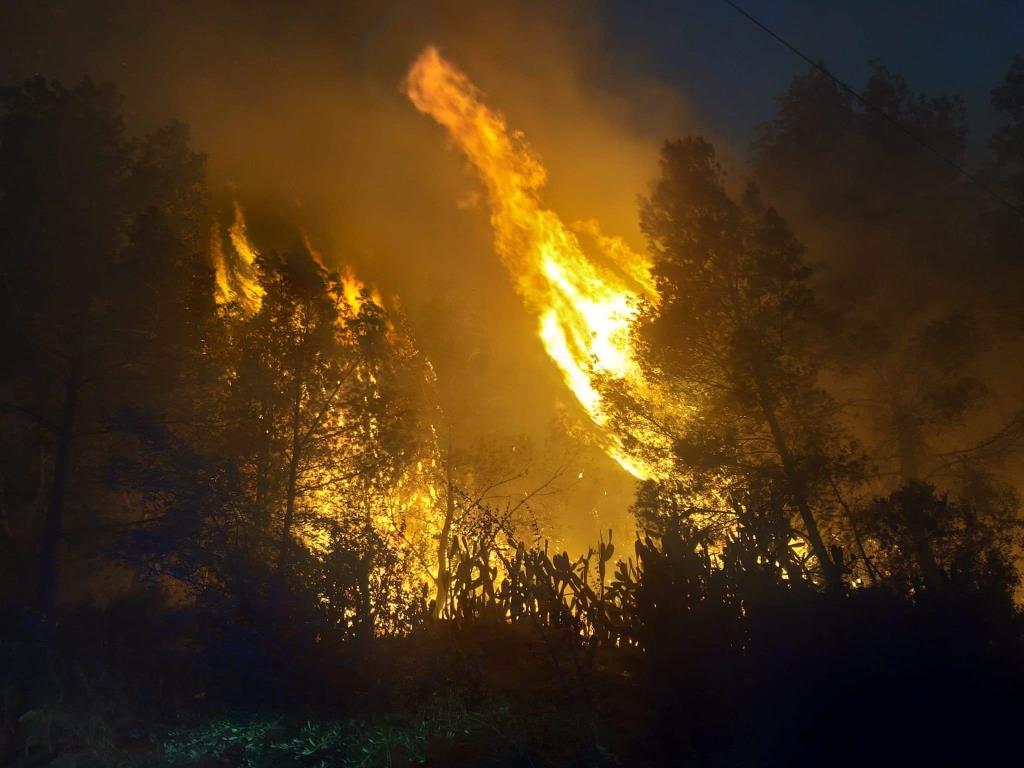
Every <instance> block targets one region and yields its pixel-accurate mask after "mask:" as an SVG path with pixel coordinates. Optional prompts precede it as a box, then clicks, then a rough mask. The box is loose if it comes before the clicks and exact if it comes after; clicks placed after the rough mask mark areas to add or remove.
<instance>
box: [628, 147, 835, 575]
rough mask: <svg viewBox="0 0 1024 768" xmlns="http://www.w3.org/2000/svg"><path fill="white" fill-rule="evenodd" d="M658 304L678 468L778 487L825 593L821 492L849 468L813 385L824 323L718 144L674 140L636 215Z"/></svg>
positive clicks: (796, 248) (656, 345)
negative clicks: (740, 191)
mask: <svg viewBox="0 0 1024 768" xmlns="http://www.w3.org/2000/svg"><path fill="white" fill-rule="evenodd" d="M641 226H642V228H643V231H644V234H645V235H646V236H647V239H648V242H649V244H650V250H651V254H652V256H653V259H654V271H655V275H656V277H657V279H658V285H659V288H660V291H661V303H660V305H659V306H658V307H657V308H656V309H655V310H654V311H652V312H651V314H650V317H649V319H648V321H647V323H646V328H645V330H644V334H645V336H644V338H645V341H646V344H647V347H646V351H647V359H648V363H649V364H650V366H651V367H652V368H653V369H655V371H656V375H658V376H660V377H662V378H664V379H665V380H666V381H667V382H668V386H669V387H671V388H672V391H673V395H672V398H671V400H672V401H673V402H679V403H682V404H683V406H684V407H685V408H686V409H689V410H688V411H687V413H686V415H685V416H683V417H681V418H679V420H678V427H677V429H676V434H675V435H674V444H675V453H676V462H677V468H678V472H679V473H687V472H689V473H697V474H701V473H705V474H706V473H711V474H712V475H714V476H717V477H726V478H728V477H730V476H731V477H733V478H739V479H740V485H741V486H742V485H743V484H745V483H744V479H745V478H746V479H748V480H747V481H746V484H747V485H749V481H756V482H757V483H763V482H765V481H772V480H773V481H774V482H776V483H778V484H780V488H784V493H785V495H784V498H783V497H779V500H780V501H782V502H783V503H784V505H785V506H786V507H787V508H790V509H793V510H795V512H796V514H797V516H798V517H799V520H800V529H802V531H803V535H804V536H805V537H806V540H807V541H808V542H809V545H810V549H811V551H812V552H813V553H814V555H815V557H816V558H817V560H818V562H819V564H820V568H821V572H822V575H823V577H824V579H825V581H826V583H827V584H828V585H829V587H830V588H832V589H838V588H839V587H840V584H841V572H840V569H841V565H840V563H838V562H837V561H836V558H835V557H834V553H832V552H830V549H829V545H828V543H827V542H826V540H825V537H824V535H823V533H822V527H821V519H820V518H821V517H822V510H821V509H819V510H818V511H815V510H814V509H813V508H812V503H813V499H814V497H815V494H816V493H817V492H818V491H819V489H820V488H821V487H823V485H824V484H825V483H826V482H828V480H829V479H830V478H836V477H841V476H844V475H846V474H849V473H850V472H851V471H852V470H853V469H854V463H853V462H852V458H853V456H852V453H851V449H850V448H849V447H848V442H847V439H846V438H845V437H844V435H843V433H842V431H841V430H840V429H839V427H838V425H837V423H836V419H835V416H834V414H835V405H834V403H833V402H832V401H831V399H830V398H829V397H828V395H827V394H826V393H825V391H824V390H823V389H822V388H821V386H820V383H819V381H818V371H819V367H820V364H819V359H820V353H819V352H818V350H819V349H820V344H819V340H818V335H819V323H818V317H817V310H816V307H815V303H814V298H813V294H812V292H811V288H810V285H809V282H808V280H809V277H810V270H809V269H808V267H807V266H806V264H805V263H804V261H803V249H802V247H801V246H800V244H799V243H798V242H797V241H796V239H795V238H794V237H793V235H792V234H791V232H790V231H789V229H788V227H787V226H786V223H785V222H784V221H783V220H782V218H781V217H780V216H779V215H778V214H777V213H776V212H775V211H774V210H772V209H770V208H766V207H764V206H763V205H762V204H761V203H760V201H759V199H758V197H757V194H756V191H755V190H753V189H748V190H747V192H746V194H745V195H744V197H743V199H742V200H741V201H740V202H735V201H734V200H733V199H732V198H731V197H730V196H729V194H728V193H727V191H726V189H725V186H724V173H723V171H722V169H721V167H720V166H719V164H718V162H717V161H716V159H715V153H714V149H713V148H712V147H711V145H710V144H708V143H707V142H705V141H703V140H702V139H694V138H691V139H685V140H682V141H676V142H672V143H669V144H667V145H666V146H665V148H664V150H663V153H662V162H661V176H660V177H659V178H658V179H656V180H655V182H654V184H653V185H652V187H651V192H650V194H649V196H648V197H647V198H646V199H645V201H644V203H643V207H642V210H641Z"/></svg>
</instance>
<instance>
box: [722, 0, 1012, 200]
mask: <svg viewBox="0 0 1024 768" xmlns="http://www.w3.org/2000/svg"><path fill="white" fill-rule="evenodd" d="M722 2H723V3H725V4H726V5H728V6H729V7H731V8H732V9H733V10H734V11H736V12H737V13H738V14H740V15H741V16H742V17H743V18H745V19H747V21H749V22H750V23H752V24H753V25H754V26H756V27H757V28H758V29H760V30H761V31H762V32H765V33H766V34H768V35H769V36H771V37H772V38H773V39H774V40H775V41H776V42H778V43H780V44H781V45H783V46H785V47H786V48H787V49H789V51H790V52H792V53H794V54H796V55H797V56H799V57H800V58H801V59H803V60H804V61H806V62H807V63H808V64H810V65H811V66H812V67H813V68H814V69H816V70H818V71H819V72H821V74H823V75H825V77H827V78H828V79H829V80H831V81H832V82H833V83H834V84H835V85H836V87H838V88H839V89H840V90H842V91H843V92H844V93H848V94H849V95H850V96H852V97H853V98H854V99H856V100H857V101H858V102H859V103H860V104H861V106H865V107H867V106H868V102H867V99H865V98H864V97H863V96H862V95H861V94H860V93H859V92H858V91H857V90H856V89H854V88H852V87H851V86H850V85H849V84H847V83H846V82H845V81H843V80H840V79H839V78H838V77H837V76H836V75H834V74H833V73H832V72H831V70H829V68H828V67H826V66H825V65H824V64H823V63H821V62H820V61H815V60H814V59H812V58H811V57H810V56H808V55H807V54H806V53H804V52H803V51H801V50H800V49H799V48H797V47H796V46H795V45H793V44H792V43H790V42H789V41H788V40H786V39H785V38H784V37H782V36H781V35H779V34H778V33H776V32H774V31H772V30H771V29H770V28H768V27H767V26H765V25H764V24H763V23H762V22H761V21H759V20H758V19H756V18H755V17H753V16H751V15H750V14H749V13H747V12H746V11H745V10H743V9H742V8H741V7H740V6H738V5H736V3H734V2H732V0H722ZM880 116H881V118H882V119H883V120H885V121H886V122H887V123H889V124H890V125H892V126H893V127H894V128H896V129H897V130H898V131H899V132H900V133H902V134H903V135H904V136H907V137H908V138H910V139H911V140H912V141H913V142H914V143H915V144H917V145H918V146H920V147H921V148H923V149H924V150H925V151H927V152H928V153H929V154H931V155H933V156H934V157H936V158H938V159H939V160H941V161H942V162H943V163H944V164H945V165H947V166H948V167H950V168H952V169H953V170H954V171H956V172H957V173H958V174H959V175H960V176H962V177H963V178H965V179H967V180H968V181H969V182H971V183H972V184H974V185H975V186H976V187H978V189H980V190H982V191H983V192H985V194H987V195H988V196H989V197H991V198H992V199H993V200H995V201H996V202H997V203H999V204H1001V205H1004V206H1006V208H1008V209H1009V210H1011V211H1013V212H1014V213H1016V214H1018V215H1019V216H1021V217H1024V209H1022V208H1020V207H1019V206H1017V205H1014V204H1013V203H1012V202H1011V201H1010V200H1008V199H1007V198H1005V197H1004V196H1003V195H1001V194H1000V193H999V192H997V191H996V190H994V189H992V187H990V186H989V185H988V184H986V183H985V182H983V181H982V180H981V179H979V178H978V177H977V176H975V175H974V174H972V173H971V172H970V171H968V170H967V169H966V168H964V167H963V166H962V165H960V163H958V162H957V161H956V160H954V159H953V158H951V157H949V156H948V155H946V154H944V153H942V152H940V151H939V150H937V149H936V148H935V147H933V146H932V145H931V144H929V143H928V142H926V141H925V140H924V139H922V138H921V137H920V136H918V135H917V134H916V133H914V131H912V130H910V129H909V128H907V127H906V126H905V125H903V123H901V122H900V121H899V120H897V119H896V118H895V117H893V116H892V115H890V114H888V113H887V112H881V113H880Z"/></svg>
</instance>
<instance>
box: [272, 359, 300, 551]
mask: <svg viewBox="0 0 1024 768" xmlns="http://www.w3.org/2000/svg"><path fill="white" fill-rule="evenodd" d="M301 417H302V377H301V376H298V375H297V376H296V377H295V398H294V400H293V402H292V455H291V458H290V459H289V460H288V487H287V489H286V491H285V509H284V525H283V526H282V529H281V551H280V553H279V555H278V560H277V567H278V570H284V567H285V565H287V562H288V553H289V550H290V549H291V535H292V521H293V520H294V519H295V493H296V486H297V485H298V478H299V455H300V451H301V449H302V445H301V441H302V436H301V426H302V424H301Z"/></svg>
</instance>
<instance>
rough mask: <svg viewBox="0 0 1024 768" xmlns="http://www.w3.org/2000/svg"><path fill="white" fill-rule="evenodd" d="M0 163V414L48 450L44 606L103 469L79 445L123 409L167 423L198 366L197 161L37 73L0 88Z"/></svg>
mask: <svg viewBox="0 0 1024 768" xmlns="http://www.w3.org/2000/svg"><path fill="white" fill-rule="evenodd" d="M0 169H2V170H0V176H2V181H0V230H2V233H3V234H2V235H0V238H2V243H0V253H2V259H3V261H2V274H3V281H2V283H3V285H2V289H0V290H2V304H3V315H4V320H5V326H6V336H7V341H8V343H9V345H10V346H9V353H10V362H11V364H10V365H9V366H7V367H6V371H7V373H6V375H5V376H4V379H3V395H2V398H0V399H2V401H3V409H4V414H5V419H6V418H11V417H17V418H27V419H30V420H31V421H32V422H33V423H34V424H35V425H36V427H37V430H38V431H37V432H35V435H36V436H37V437H35V438H34V439H36V440H37V441H38V442H37V445H36V446H35V447H34V448H33V449H32V450H33V452H35V453H36V454H37V455H39V452H40V451H42V452H44V454H45V458H44V459H41V460H40V464H41V465H42V466H41V467H40V470H39V471H41V472H43V473H45V474H46V476H47V480H46V483H45V486H46V487H45V495H46V500H45V504H44V510H43V512H42V514H41V521H40V526H39V529H40V531H41V533H40V538H39V542H40V544H39V553H40V554H39V580H38V584H39V595H40V600H41V603H42V605H43V606H44V607H46V608H49V607H50V606H52V604H53V601H54V599H55V596H56V592H57V586H58V581H57V562H58V549H59V544H60V541H61V536H62V531H63V529H64V519H65V516H66V507H67V499H68V498H69V494H70V489H71V488H74V489H75V497H76V498H77V499H79V500H80V501H84V500H85V498H87V496H88V494H90V493H92V492H94V491H95V489H96V483H95V481H96V479H97V478H96V471H97V470H98V469H99V468H100V467H101V466H102V464H103V460H102V459H101V458H99V455H98V454H97V451H98V450H99V449H97V448H92V449H90V451H89V453H88V455H86V454H85V452H84V450H83V449H82V448H80V446H81V445H82V441H83V440H84V439H85V438H87V437H99V436H103V435H104V434H109V433H110V431H111V429H112V427H114V426H115V423H114V419H115V417H116V416H117V415H118V414H119V413H123V412H125V411H127V410H131V409H138V408H144V409H149V410H150V412H151V413H164V414H166V408H167V407H169V405H170V402H169V401H170V400H171V399H173V397H174V387H173V383H174V381H175V379H176V377H178V376H180V375H192V373H188V374H186V372H187V371H190V370H191V371H193V372H194V371H195V370H197V368H195V369H194V368H192V367H191V366H190V365H188V364H186V362H185V361H186V360H187V359H192V360H195V361H198V360H199V359H200V357H201V348H200V347H201V344H202V342H203V338H204V330H205V329H206V328H207V327H208V320H209V318H210V317H211V316H212V310H213V304H212V299H211V295H210V292H209V284H210V280H211V276H210V274H209V270H208V268H207V267H206V258H205V254H204V253H203V252H202V251H200V250H199V247H200V245H199V240H198V238H197V237H196V233H197V232H199V231H201V230H203V229H204V228H205V227H206V209H205V187H204V160H203V158H202V157H201V156H199V155H196V154H195V153H193V152H192V151H191V150H190V149H189V148H188V139H187V133H186V131H185V130H184V128H182V127H181V126H172V127H169V128H166V129H163V130H160V131H157V132H156V133H154V134H151V135H149V136H147V137H144V138H142V139H133V138H130V137H129V136H128V135H127V134H126V131H125V128H124V125H123V123H122V120H121V117H120V99H119V97H118V95H117V93H116V92H115V91H114V89H113V88H112V87H110V86H96V85H93V84H92V83H91V82H89V81H85V82H83V83H82V84H80V85H78V86H76V87H74V88H66V87H64V86H62V85H60V84H59V83H55V82H53V83H48V82H46V81H44V80H43V79H41V78H37V79H34V80H30V81H27V82H26V83H24V84H23V85H21V86H17V87H13V88H6V89H3V91H2V92H0ZM157 383H159V386H157ZM154 409H155V410H154ZM107 450H109V445H108V446H107ZM83 506H84V505H83ZM75 511H76V512H78V511H80V509H76V510H75Z"/></svg>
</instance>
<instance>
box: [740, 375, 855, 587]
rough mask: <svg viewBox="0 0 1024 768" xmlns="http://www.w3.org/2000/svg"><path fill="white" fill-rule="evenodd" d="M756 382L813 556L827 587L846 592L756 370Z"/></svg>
mask: <svg viewBox="0 0 1024 768" xmlns="http://www.w3.org/2000/svg"><path fill="white" fill-rule="evenodd" d="M754 379H755V384H756V385H757V394H758V400H759V401H760V405H761V412H762V414H763V415H764V419H765V421H766V422H768V428H769V430H771V433H772V441H773V442H774V443H775V450H776V452H777V453H778V455H779V459H780V460H781V461H782V471H783V472H784V473H785V475H786V482H787V484H788V485H789V491H790V493H791V494H793V500H794V502H795V503H796V508H797V511H799V513H800V518H801V519H802V520H803V523H804V526H805V527H806V528H807V538H808V539H809V540H810V542H811V549H812V550H813V551H814V556H815V557H817V558H818V562H819V563H821V570H822V572H823V573H824V575H825V586H826V588H827V589H828V590H829V591H831V592H841V591H842V589H843V579H842V575H841V574H840V573H839V569H838V568H837V567H836V564H835V563H834V562H833V561H832V558H831V556H830V555H829V552H828V548H827V547H826V546H825V542H824V541H823V540H822V538H821V532H820V531H819V530H818V522H817V520H815V518H814V513H813V512H812V511H811V506H810V504H808V503H807V492H806V488H805V486H804V481H803V478H802V477H800V473H799V472H798V470H797V468H796V461H795V460H794V459H793V454H792V453H790V450H789V445H788V443H787V442H786V436H785V433H783V431H782V427H781V426H780V425H779V420H778V418H777V417H776V415H775V404H774V402H773V401H772V397H771V393H770V392H769V390H768V387H767V385H766V383H765V381H764V378H763V377H762V376H761V375H760V374H759V373H758V372H757V370H756V367H755V373H754Z"/></svg>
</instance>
